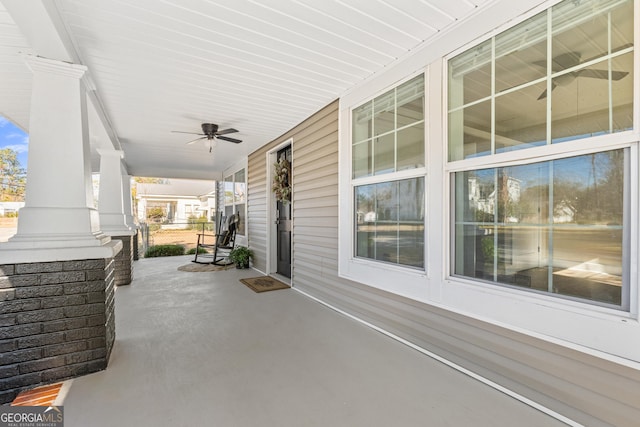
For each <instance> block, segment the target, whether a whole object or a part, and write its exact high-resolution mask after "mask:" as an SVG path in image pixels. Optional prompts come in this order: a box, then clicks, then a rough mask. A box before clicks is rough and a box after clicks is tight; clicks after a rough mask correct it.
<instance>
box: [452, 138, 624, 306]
mask: <svg viewBox="0 0 640 427" xmlns="http://www.w3.org/2000/svg"><path fill="white" fill-rule="evenodd" d="M625 164H626V162H625V150H615V151H608V152H603V153H594V154H589V155H583V156H577V157H571V158H567V159H560V160H554V161H549V162H541V163H535V164H530V165H524V166H510V167H504V168H492V169H484V170H478V171H468V172H458V173H456V174H455V256H454V266H453V268H454V272H455V274H458V275H462V276H467V277H474V278H480V279H484V280H488V281H492V282H497V283H504V284H508V285H514V286H520V287H526V288H530V289H532V290H536V291H541V292H550V293H555V294H559V295H565V296H570V297H578V298H583V299H588V300H592V301H597V302H600V303H606V304H613V305H617V306H620V305H621V304H622V289H623V276H622V271H623V256H622V253H623V216H624V189H625V184H624V182H625V169H626V166H625Z"/></svg>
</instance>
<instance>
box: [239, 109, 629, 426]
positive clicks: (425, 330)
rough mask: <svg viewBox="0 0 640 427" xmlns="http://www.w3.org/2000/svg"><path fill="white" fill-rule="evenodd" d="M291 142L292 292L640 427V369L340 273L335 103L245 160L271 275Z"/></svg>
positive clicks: (507, 383)
mask: <svg viewBox="0 0 640 427" xmlns="http://www.w3.org/2000/svg"><path fill="white" fill-rule="evenodd" d="M288 138H293V182H294V188H293V208H294V210H293V276H292V283H293V285H294V287H295V288H297V289H299V290H302V291H304V292H306V293H308V294H310V295H313V296H314V297H316V298H318V299H320V300H322V301H324V302H326V303H328V304H331V305H333V306H335V307H337V308H339V309H341V310H344V311H345V312H348V313H350V314H352V315H354V316H357V317H359V318H361V319H363V320H365V321H367V322H370V323H372V324H374V325H376V326H379V327H381V328H383V329H385V330H387V331H389V332H391V333H393V334H395V335H397V336H399V337H402V338H404V339H406V340H408V341H410V342H412V343H414V344H416V345H418V346H420V347H422V348H424V349H426V350H429V351H431V352H433V353H436V354H438V355H440V356H442V357H445V358H447V359H449V360H451V361H452V362H454V363H457V364H459V365H461V366H463V367H465V368H467V369H469V370H471V371H473V372H475V373H477V374H480V375H482V376H484V377H486V378H488V379H490V380H492V381H494V382H496V383H498V384H500V385H502V386H504V387H507V388H509V389H511V390H513V391H515V392H517V393H519V394H521V395H523V396H525V397H527V398H529V399H531V400H533V401H535V402H538V403H540V404H542V405H544V406H546V407H548V408H551V409H553V410H555V411H557V412H559V413H560V414H562V415H564V416H567V417H569V418H572V419H574V420H576V421H578V422H581V423H583V424H585V425H588V426H618V427H623V426H636V425H638V420H640V399H638V396H640V372H639V371H638V370H636V369H632V368H629V367H625V366H622V365H619V364H616V363H613V362H609V361H607V360H604V359H601V358H598V357H595V356H591V355H588V354H585V353H582V352H578V351H575V350H572V349H569V348H566V347H563V346H559V345H555V344H552V343H549V342H547V341H543V340H540V339H536V338H533V337H530V336H528V335H525V334H521V333H517V332H514V331H511V330H508V329H504V328H500V327H498V326H495V325H492V324H489V323H485V322H481V321H478V320H475V319H471V318H468V317H465V316H462V315H459V314H455V313H452V312H450V311H447V310H443V309H440V308H436V307H433V306H430V305H428V304H423V303H419V302H416V301H413V300H409V299H406V298H402V297H399V296H397V295H393V294H389V293H386V292H384V291H380V290H377V289H374V288H371V287H368V286H364V285H362V284H359V283H355V282H351V281H348V280H344V279H341V278H340V277H338V271H337V270H338V102H334V103H332V104H330V105H329V106H327V107H326V108H324V109H323V110H321V111H319V112H318V113H316V114H315V115H314V116H312V117H310V118H309V119H308V120H306V121H305V122H303V123H301V124H300V125H299V126H298V127H296V128H295V129H293V130H291V131H290V132H288V133H287V134H285V135H283V136H282V137H281V138H279V139H277V140H276V141H273V142H272V143H271V144H269V145H268V146H266V147H263V148H262V149H261V150H259V151H257V152H255V153H253V154H252V155H251V156H250V157H249V170H248V178H249V191H248V198H249V242H250V246H251V247H252V249H253V250H254V252H255V254H256V256H255V260H254V265H255V266H256V268H258V269H260V270H262V271H265V269H266V259H265V258H266V245H267V241H266V240H267V238H266V236H267V234H266V206H267V203H266V201H267V199H266V197H267V194H265V192H266V164H265V163H266V162H265V153H266V152H267V151H268V150H269V149H271V148H272V147H274V146H276V145H278V144H280V143H282V142H283V141H285V140H287V139H288Z"/></svg>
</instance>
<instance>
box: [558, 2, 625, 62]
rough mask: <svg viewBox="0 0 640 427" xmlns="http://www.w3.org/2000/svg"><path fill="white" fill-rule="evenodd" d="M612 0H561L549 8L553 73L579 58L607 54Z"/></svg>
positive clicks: (579, 59)
mask: <svg viewBox="0 0 640 427" xmlns="http://www.w3.org/2000/svg"><path fill="white" fill-rule="evenodd" d="M610 3H612V2H611V1H608V0H605V1H602V0H589V1H583V2H577V3H576V2H573V1H563V2H561V3H558V4H557V5H556V6H554V7H553V8H552V9H551V31H552V40H551V56H552V63H551V68H552V70H553V72H554V73H557V72H558V71H563V70H566V69H569V68H571V67H573V66H575V65H578V64H579V63H580V62H581V60H582V62H584V60H586V59H588V58H589V59H593V58H598V57H600V56H604V55H606V54H607V53H608V41H607V40H608V33H609V31H608V16H607V14H606V13H603V12H604V11H605V10H606V9H605V7H606V6H607V4H610Z"/></svg>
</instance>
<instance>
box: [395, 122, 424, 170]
mask: <svg viewBox="0 0 640 427" xmlns="http://www.w3.org/2000/svg"><path fill="white" fill-rule="evenodd" d="M397 150H398V164H397V167H396V170H398V171H402V170H406V169H415V168H421V167H424V122H421V123H418V124H417V125H414V126H411V127H408V128H404V129H402V130H401V131H398V149H397Z"/></svg>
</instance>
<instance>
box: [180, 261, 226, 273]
mask: <svg viewBox="0 0 640 427" xmlns="http://www.w3.org/2000/svg"><path fill="white" fill-rule="evenodd" d="M230 268H236V266H235V264H229V265H215V264H198V263H195V262H193V263H191V264H187V265H181V266H180V267H178V270H180V271H189V272H193V273H200V272H204V271H221V270H229V269H230Z"/></svg>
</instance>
